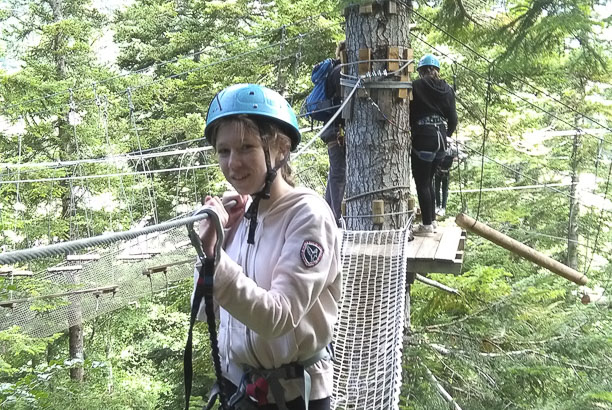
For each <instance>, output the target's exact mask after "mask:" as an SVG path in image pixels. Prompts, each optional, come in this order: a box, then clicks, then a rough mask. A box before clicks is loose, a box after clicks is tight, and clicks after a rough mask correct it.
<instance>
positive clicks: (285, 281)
mask: <svg viewBox="0 0 612 410" xmlns="http://www.w3.org/2000/svg"><path fill="white" fill-rule="evenodd" d="M205 135H206V138H207V140H208V141H209V143H210V144H211V145H212V146H213V147H214V148H215V150H216V152H217V155H218V160H219V165H220V167H221V170H222V172H223V175H224V176H225V178H226V180H227V181H228V182H229V183H230V184H231V185H232V186H233V188H234V189H235V192H231V193H226V194H225V195H224V196H223V198H218V197H215V196H207V197H206V200H205V204H206V205H208V206H210V207H211V208H213V209H214V210H215V211H216V213H217V214H218V215H219V218H220V221H221V223H222V224H223V226H224V228H225V230H226V235H225V238H226V240H225V243H224V245H223V249H222V250H221V251H220V252H221V254H220V255H218V256H219V259H218V262H217V264H216V266H215V273H214V287H213V288H214V290H213V297H214V300H215V302H216V304H218V306H219V308H220V309H219V318H220V325H219V331H218V334H219V355H220V359H221V366H222V374H223V380H222V383H221V384H222V386H221V388H222V390H223V391H224V392H225V396H226V397H227V398H229V400H228V401H229V403H230V407H229V408H235V409H242V408H257V409H286V410H291V409H304V408H307V409H310V410H313V409H315V410H316V409H325V410H327V409H329V407H330V396H331V392H332V377H333V368H332V363H331V360H330V356H329V354H328V353H327V346H328V345H329V343H330V342H331V339H332V329H333V327H334V323H335V321H336V317H337V309H338V300H339V297H340V284H341V278H340V273H339V249H340V246H339V235H338V230H337V227H336V222H335V219H334V216H333V213H332V211H331V209H330V208H329V206H328V205H327V204H326V202H325V201H324V200H323V199H322V198H321V197H320V196H319V195H317V194H316V193H315V192H314V191H311V190H309V189H304V188H296V187H294V186H293V183H292V182H291V179H290V169H289V166H288V164H287V161H288V159H289V152H290V151H291V150H294V149H295V148H296V147H297V145H298V143H299V141H300V131H299V129H298V125H297V119H296V117H295V114H294V112H293V110H292V108H291V107H290V106H289V104H288V103H287V101H286V100H285V99H284V98H283V97H282V96H280V95H279V94H278V93H276V92H275V91H273V90H270V89H268V88H266V87H262V86H259V85H254V84H238V85H234V86H231V87H228V88H226V89H224V90H223V91H221V92H220V93H219V94H217V95H216V96H215V98H214V99H213V101H212V102H211V104H210V107H209V110H208V116H207V121H206V130H205ZM230 200H235V201H236V202H237V204H236V205H235V206H234V207H233V208H231V209H230V210H229V211H227V210H226V209H225V208H224V206H223V205H224V203H227V202H228V201H230ZM210 225H212V224H211V223H209V221H208V219H206V220H204V221H202V222H201V224H200V231H199V232H200V237H201V240H202V246H203V249H204V252H205V253H206V255H207V257H212V256H213V255H214V252H215V247H214V245H215V242H216V234H215V229H214V227H212V226H210ZM197 271H198V267H196V275H197ZM196 277H197V276H196ZM202 317H205V313H204V308H203V307H201V309H200V315H199V318H202ZM295 369H302V371H301V372H300V371H298V372H297V373H296V371H295ZM248 406H252V407H248Z"/></svg>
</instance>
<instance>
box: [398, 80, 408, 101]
mask: <svg viewBox="0 0 612 410" xmlns="http://www.w3.org/2000/svg"><path fill="white" fill-rule="evenodd" d="M400 81H402V82H407V81H410V77H408V76H407V75H402V76H400ZM409 91H410V90H408V89H407V88H398V89H397V90H396V91H395V98H397V99H402V100H405V99H407V98H408V92H409Z"/></svg>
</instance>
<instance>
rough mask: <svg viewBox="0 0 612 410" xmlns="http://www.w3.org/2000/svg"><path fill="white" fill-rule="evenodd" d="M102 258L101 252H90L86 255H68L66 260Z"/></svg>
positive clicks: (80, 260) (79, 260)
mask: <svg viewBox="0 0 612 410" xmlns="http://www.w3.org/2000/svg"><path fill="white" fill-rule="evenodd" d="M99 259H100V254H99V253H90V254H86V255H66V260H67V261H68V262H87V261H97V260H99Z"/></svg>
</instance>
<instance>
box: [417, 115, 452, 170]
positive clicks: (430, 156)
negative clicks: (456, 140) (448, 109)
mask: <svg viewBox="0 0 612 410" xmlns="http://www.w3.org/2000/svg"><path fill="white" fill-rule="evenodd" d="M416 123H417V125H433V126H434V127H436V138H437V139H438V147H437V148H436V150H435V151H419V150H416V149H414V148H412V152H413V153H414V154H415V155H416V156H417V157H418V158H419V159H420V160H421V161H426V162H433V161H434V160H436V159H442V158H444V157H445V156H446V148H445V147H446V143H445V140H446V137H445V136H444V135H442V131H441V130H440V127H441V126H444V127H446V123H447V121H446V118H444V117H441V116H439V115H429V116H427V117H423V118H420V119H418V120H417V122H416ZM440 148H444V149H442V150H441V149H440Z"/></svg>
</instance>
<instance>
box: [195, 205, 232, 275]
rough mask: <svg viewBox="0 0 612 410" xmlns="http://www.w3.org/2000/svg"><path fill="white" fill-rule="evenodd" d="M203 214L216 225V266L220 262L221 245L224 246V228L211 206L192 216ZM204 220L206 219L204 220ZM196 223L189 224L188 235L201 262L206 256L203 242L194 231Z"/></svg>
mask: <svg viewBox="0 0 612 410" xmlns="http://www.w3.org/2000/svg"><path fill="white" fill-rule="evenodd" d="M201 214H206V215H207V216H208V217H209V218H210V219H211V220H212V222H213V224H214V225H215V230H216V231H217V243H216V244H215V264H216V263H217V262H219V254H220V251H221V245H222V244H223V227H222V226H221V221H220V220H219V215H217V213H216V212H215V211H214V210H213V209H212V208H211V207H209V206H205V207H202V208H200V209H198V210H196V211H195V212H194V213H193V215H192V216H198V215H201ZM202 219H204V218H202ZM194 223H195V222H190V223H188V224H187V234H188V235H189V240H191V244H192V245H193V247H194V248H195V249H196V252H197V253H198V257H199V258H200V261H202V262H203V261H204V258H206V255H205V254H204V249H202V241H201V240H200V236H199V235H198V234H197V233H196V231H195V229H193V224H194Z"/></svg>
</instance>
